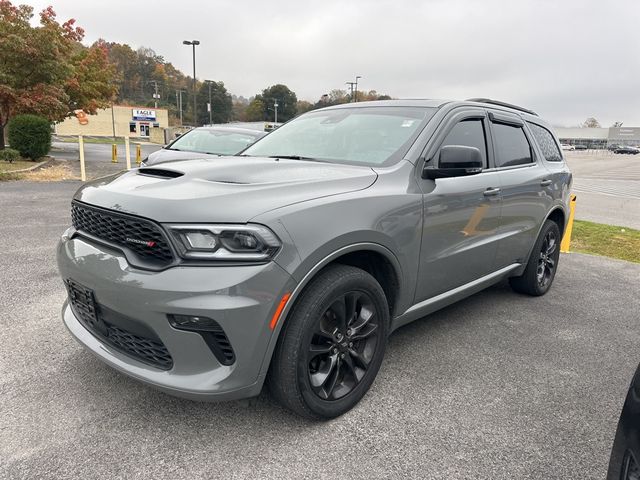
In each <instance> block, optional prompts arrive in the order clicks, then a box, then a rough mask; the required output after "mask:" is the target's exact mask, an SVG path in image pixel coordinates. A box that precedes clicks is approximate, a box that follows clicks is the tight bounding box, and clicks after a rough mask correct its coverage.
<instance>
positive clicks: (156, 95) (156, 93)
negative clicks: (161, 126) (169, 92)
mask: <svg viewBox="0 0 640 480" xmlns="http://www.w3.org/2000/svg"><path fill="white" fill-rule="evenodd" d="M147 83H151V84H153V86H154V87H155V92H154V94H153V99H154V103H155V107H156V108H158V99H159V98H160V95H159V94H158V81H157V80H149V81H147Z"/></svg>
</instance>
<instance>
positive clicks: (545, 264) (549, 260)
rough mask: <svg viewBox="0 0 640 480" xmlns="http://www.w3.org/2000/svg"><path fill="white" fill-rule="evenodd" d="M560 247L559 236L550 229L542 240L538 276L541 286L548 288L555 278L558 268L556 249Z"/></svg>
mask: <svg viewBox="0 0 640 480" xmlns="http://www.w3.org/2000/svg"><path fill="white" fill-rule="evenodd" d="M557 248H558V238H557V237H556V233H555V232H554V231H553V230H549V231H548V232H547V233H546V235H545V236H544V240H543V241H542V248H541V249H540V255H539V257H538V269H537V270H536V278H537V279H538V284H539V285H540V288H542V289H546V288H547V286H548V284H549V283H550V282H551V280H552V279H553V275H554V273H555V269H556V258H555V257H556V255H555V253H556V250H557Z"/></svg>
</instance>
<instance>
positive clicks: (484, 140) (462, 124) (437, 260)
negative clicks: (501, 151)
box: [415, 108, 501, 303]
mask: <svg viewBox="0 0 640 480" xmlns="http://www.w3.org/2000/svg"><path fill="white" fill-rule="evenodd" d="M487 133H488V124H487V118H486V112H485V111H484V110H483V109H478V108H466V109H464V110H462V111H458V112H457V113H455V114H454V115H453V116H452V117H451V118H449V120H448V121H446V122H445V124H444V126H443V127H442V128H441V130H440V132H439V133H438V134H437V135H436V141H435V142H433V144H432V145H433V147H430V150H429V151H427V152H426V155H425V158H426V159H427V160H426V162H425V163H426V165H430V164H433V166H437V162H438V159H439V151H440V148H442V147H443V146H445V145H463V146H468V147H475V148H478V149H479V150H480V152H481V154H482V157H483V160H484V168H485V169H486V168H490V167H491V166H492V163H493V158H492V157H493V153H492V152H493V150H492V148H488V146H489V147H490V138H489V137H488V135H487ZM488 142H489V143H488ZM420 182H421V187H422V191H423V205H424V209H423V215H424V222H423V231H422V248H421V252H420V266H419V278H418V284H417V287H416V296H415V303H418V302H421V301H423V300H427V299H429V298H431V297H434V296H436V295H439V294H441V293H444V292H446V291H449V290H451V289H453V288H456V287H459V286H461V285H464V284H466V283H469V282H471V281H473V280H475V279H478V278H480V277H482V276H484V275H488V274H489V273H491V272H493V271H494V261H495V256H496V251H497V246H498V238H499V235H498V230H499V222H500V214H501V195H500V177H499V174H498V172H496V171H495V170H491V171H486V172H484V171H483V172H482V173H480V174H476V175H469V176H462V177H453V178H438V179H436V180H429V179H421V180H420Z"/></svg>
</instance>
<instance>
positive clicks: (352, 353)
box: [308, 291, 380, 400]
mask: <svg viewBox="0 0 640 480" xmlns="http://www.w3.org/2000/svg"><path fill="white" fill-rule="evenodd" d="M379 320H380V315H379V314H378V313H377V312H376V306H375V304H374V303H373V300H372V299H371V297H370V296H369V295H368V294H367V293H365V292H361V291H351V292H347V293H344V294H340V295H339V296H338V297H337V298H335V300H334V301H333V302H332V303H331V305H330V306H329V308H328V309H327V310H326V311H325V312H324V313H323V315H322V317H320V318H319V319H318V322H317V324H316V328H315V331H314V334H313V337H312V338H311V344H310V345H309V349H308V370H309V383H310V384H311V388H312V390H313V391H314V392H315V393H316V395H318V396H319V397H320V398H321V399H323V400H337V399H339V398H342V397H344V396H345V395H347V394H349V393H350V392H351V391H352V390H353V389H354V388H355V387H356V386H357V385H358V384H359V383H360V381H361V380H362V378H363V377H364V376H365V374H366V372H367V369H368V368H369V365H370V363H371V360H372V359H373V358H374V355H375V351H376V346H377V343H378V341H377V340H378V339H377V336H378V331H379V330H378V321H379Z"/></svg>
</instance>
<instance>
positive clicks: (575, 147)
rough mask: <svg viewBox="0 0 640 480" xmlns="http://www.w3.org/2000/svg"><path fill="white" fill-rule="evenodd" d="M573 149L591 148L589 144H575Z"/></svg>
mask: <svg viewBox="0 0 640 480" xmlns="http://www.w3.org/2000/svg"><path fill="white" fill-rule="evenodd" d="M573 149H574V150H589V147H588V146H587V145H574V146H573Z"/></svg>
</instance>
